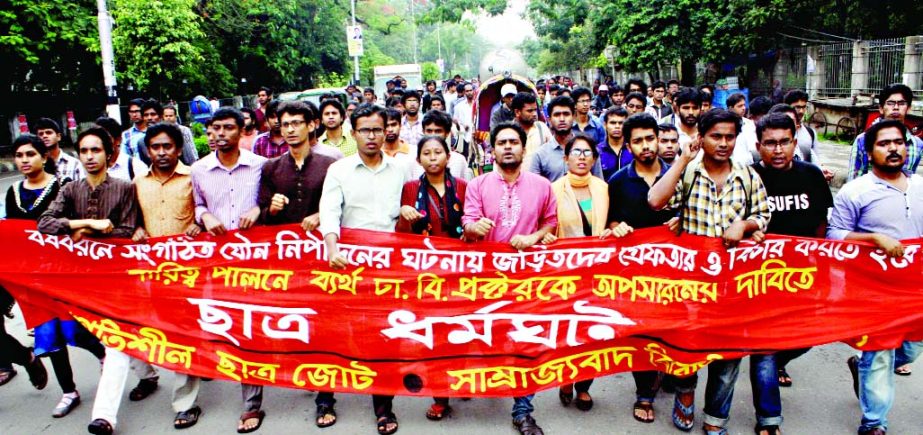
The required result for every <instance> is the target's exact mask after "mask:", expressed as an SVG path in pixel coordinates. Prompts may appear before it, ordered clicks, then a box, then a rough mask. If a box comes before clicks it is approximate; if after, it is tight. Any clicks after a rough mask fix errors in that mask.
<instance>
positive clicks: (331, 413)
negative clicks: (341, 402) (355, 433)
mask: <svg viewBox="0 0 923 435" xmlns="http://www.w3.org/2000/svg"><path fill="white" fill-rule="evenodd" d="M329 417H333V419H330V420H328V418H329ZM325 420H326V421H325ZM336 422H337V412H336V410H335V409H333V405H329V404H326V403H321V404H320V405H317V411H316V412H315V413H314V424H316V425H317V427H320V428H324V427H330V426H333V425H334V424H336Z"/></svg>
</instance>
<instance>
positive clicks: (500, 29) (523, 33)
mask: <svg viewBox="0 0 923 435" xmlns="http://www.w3.org/2000/svg"><path fill="white" fill-rule="evenodd" d="M509 3H510V5H509V7H508V8H507V9H506V11H505V12H504V13H503V14H502V15H497V16H495V17H490V16H487V14H486V13H481V14H480V15H478V16H477V17H476V18H475V20H476V22H477V27H478V34H480V35H481V36H483V37H485V38H487V40H489V41H491V42H493V43H494V44H496V45H497V47H498V48H501V47H508V48H514V47H516V46H517V45H519V43H520V42H522V40H523V39H526V38H527V37H530V36H531V37H535V30H533V29H532V23H530V22H529V21H528V20H526V19H525V18H523V16H522V15H523V13H524V12H525V10H526V4H527V1H526V0H511V1H510V2H509Z"/></svg>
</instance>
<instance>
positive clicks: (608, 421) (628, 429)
mask: <svg viewBox="0 0 923 435" xmlns="http://www.w3.org/2000/svg"><path fill="white" fill-rule="evenodd" d="M827 151H829V152H827ZM845 153H848V149H847V148H846V147H838V146H835V145H829V144H825V145H824V152H823V154H825V155H827V156H829V157H833V158H831V159H830V161H829V162H828V165H829V166H830V167H835V168H837V169H840V168H843V167H845V166H844V165H843V164H842V163H840V164H837V163H838V162H839V161H844V160H845ZM834 156H836V157H834ZM0 183H5V184H2V186H0V187H2V190H0V191H5V190H6V188H7V187H8V186H9V183H8V181H7V180H3V179H0ZM7 328H8V329H9V330H10V331H11V332H12V333H13V334H14V335H16V336H17V337H19V338H20V339H21V340H22V341H23V342H24V343H27V342H29V341H30V340H29V339H28V337H27V336H26V335H25V330H24V326H23V324H22V321H21V317H17V318H16V319H15V320H13V321H7ZM851 352H852V351H851V350H850V348H848V347H847V346H845V345H842V344H830V345H826V346H822V347H818V348H815V349H814V350H812V351H811V352H809V353H808V354H807V355H805V356H803V357H801V358H800V359H798V360H796V361H794V362H793V363H792V364H791V365H790V366H789V370H790V372H791V374H792V376H793V377H794V379H795V385H794V386H793V387H792V388H787V389H784V390H783V403H784V414H785V418H786V421H785V424H784V426H783V427H784V429H785V432H786V434H797V435H801V434H811V435H813V434H820V435H826V434H831V435H832V434H844V435H847V434H853V433H855V426H856V424H857V423H858V419H859V411H858V403H857V401H856V399H855V397H854V396H853V394H852V390H851V385H850V378H849V374H848V372H847V370H846V365H845V363H844V361H845V360H846V358H847V357H848V356H849V355H850V354H851ZM71 358H72V361H73V365H74V367H75V372H76V380H77V385H78V389H79V390H80V391H81V393H82V395H83V404H82V405H80V407H78V408H77V409H76V410H75V411H74V412H73V413H72V414H71V415H69V416H68V417H66V418H63V419H53V418H51V415H50V414H51V410H52V408H54V406H55V404H56V403H57V401H58V399H59V398H60V388H59V387H58V385H57V384H56V383H55V381H54V379H53V378H52V379H51V380H50V381H49V385H48V387H47V388H46V389H45V390H44V391H40V392H39V391H35V390H34V389H32V387H31V386H30V385H29V383H28V379H27V377H26V376H25V372H24V371H22V370H20V375H19V376H18V377H17V378H16V379H14V380H13V381H12V382H11V383H10V384H8V385H6V386H4V387H0V396H2V397H3V399H2V401H0V434H13V435H20V434H79V433H86V425H87V423H89V420H90V410H91V408H92V402H93V398H94V396H95V393H96V382H97V379H98V377H99V364H98V363H97V362H96V361H95V359H94V358H93V357H92V356H91V355H90V354H89V353H87V352H85V351H83V350H79V349H74V350H72V351H71ZM745 366H746V364H745V365H744V367H743V368H742V373H741V377H740V380H739V381H738V384H737V385H738V388H737V394H736V395H735V397H734V403H733V407H732V410H731V423H730V427H729V432H730V433H731V434H732V435H737V434H750V433H753V431H752V427H753V425H754V424H755V418H754V415H753V407H752V399H751V397H752V396H751V393H750V385H749V384H750V382H749V378H748V373H749V370H748V369H747V367H745ZM918 369H919V370H920V373H918V374H915V375H913V376H911V377H909V378H898V379H897V381H896V382H897V400H896V404H895V406H894V409H893V410H892V413H891V422H892V424H891V427H892V430H891V431H890V433H891V434H892V435H917V434H921V433H923V417H921V415H920V414H919V409H920V408H919V403H920V400H921V395H923V366H920V367H919V368H918ZM49 370H50V367H49ZM701 378H702V379H701V380H700V383H699V389H698V397H697V399H696V403H697V404H698V405H699V406H700V407H701V403H702V394H703V393H704V387H705V380H704V378H705V376H702V377H701ZM172 380H173V375H172V374H170V373H163V375H162V381H161V385H163V386H164V387H162V388H161V389H160V390H158V391H157V392H156V393H155V394H154V395H153V396H151V397H150V398H148V399H147V400H145V401H143V402H130V401H128V400H127V398H126V399H125V400H124V401H123V406H122V412H121V413H120V418H121V420H120V421H119V425H118V428H117V433H119V434H125V435H129V434H144V435H148V434H167V433H186V434H190V435H192V434H209V435H211V434H231V433H235V432H234V429H235V424H236V423H235V422H236V418H237V415H238V413H239V406H240V389H239V387H238V386H237V385H235V384H231V383H227V382H219V381H215V382H210V383H207V384H205V386H204V387H203V389H202V394H201V397H200V403H201V405H202V407H203V408H204V410H205V413H204V414H203V416H202V419H201V421H200V422H199V424H198V425H197V426H195V427H193V428H191V429H188V430H186V431H183V432H176V431H174V429H173V428H172V419H173V412H172V411H171V410H170V391H169V386H170V385H171V383H172ZM135 382H136V380H135V379H134V378H133V376H132V377H130V380H129V388H131V386H133V385H134V383H135ZM591 392H592V394H593V397H594V399H595V402H596V406H595V407H594V408H593V410H592V411H590V412H588V413H583V412H580V411H578V410H576V409H574V408H562V407H561V405H560V404H559V403H558V400H557V394H555V392H554V391H546V392H542V393H539V394H538V395H537V397H536V399H535V405H536V413H535V417H536V418H537V419H538V421H539V422H540V423H541V425H542V426H543V427H544V429H545V432H546V433H548V434H593V435H595V434H678V433H680V432H679V431H677V430H676V429H674V428H673V426H672V424H671V423H670V420H669V412H670V409H671V408H670V404H671V403H672V398H671V397H670V396H667V395H664V394H661V395H660V397H659V398H658V402H657V404H656V405H655V406H656V412H657V413H658V414H657V421H656V422H655V423H654V424H649V425H648V424H642V423H639V422H637V421H635V420H634V419H632V418H631V404H632V402H633V401H634V383H633V381H632V378H631V376H630V375H628V374H620V375H615V376H610V377H607V378H603V379H599V380H597V381H596V383H595V384H594V385H593V387H592V390H591ZM126 396H127V391H126ZM338 401H339V403H338V404H337V410H338V413H339V418H340V419H339V422H338V423H337V425H336V426H333V427H331V428H328V429H324V430H323V431H321V430H319V429H317V428H316V427H314V425H313V409H314V406H313V393H310V392H304V391H296V390H285V389H279V388H270V389H267V390H266V396H265V402H264V409H265V410H266V412H267V414H268V415H267V418H266V421H265V423H264V425H263V428H262V429H261V430H260V431H259V432H258V433H263V434H295V433H323V434H326V435H345V434H349V435H352V434H374V433H375V427H374V419H373V417H372V415H371V410H370V409H371V403H370V402H371V399H370V398H368V397H367V396H358V395H347V394H343V395H339V396H338ZM511 402H512V401H511V400H510V399H478V400H471V401H468V402H462V401H453V405H454V406H455V409H456V415H455V417H453V418H450V419H447V420H446V421H443V422H435V423H434V422H430V421H427V420H426V419H425V418H424V412H425V411H426V409H427V408H428V407H429V404H430V400H429V399H427V398H415V397H400V398H397V399H396V400H395V405H396V406H395V409H396V412H397V414H398V417H399V419H400V423H401V429H400V431H399V432H398V433H400V434H405V435H406V434H426V435H430V434H432V435H456V434H457V435H471V434H473V433H478V434H485V435H487V434H515V433H516V432H515V431H514V429H513V428H512V426H511V425H510V421H509V408H510V405H511ZM701 418H702V415H701V409H700V410H699V411H698V414H697V428H696V432H695V433H699V429H698V426H699V425H700V424H701Z"/></svg>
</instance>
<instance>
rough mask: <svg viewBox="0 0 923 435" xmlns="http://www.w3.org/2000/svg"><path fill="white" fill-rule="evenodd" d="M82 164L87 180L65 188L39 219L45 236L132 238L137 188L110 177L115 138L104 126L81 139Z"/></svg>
mask: <svg viewBox="0 0 923 435" xmlns="http://www.w3.org/2000/svg"><path fill="white" fill-rule="evenodd" d="M77 151H78V153H79V154H80V163H81V164H83V168H84V170H85V171H86V173H87V176H86V178H84V179H81V180H77V181H74V182H71V183H68V184H66V185H65V186H64V187H63V188H61V192H60V193H58V197H57V198H55V200H54V202H52V203H51V206H49V207H48V210H45V213H42V216H41V217H40V218H39V220H38V230H39V231H41V232H42V233H45V234H70V235H71V237H72V238H73V239H74V240H79V239H81V238H83V236H97V237H99V236H111V237H123V238H129V237H131V235H132V233H134V231H135V222H136V220H137V218H138V207H137V205H136V204H135V188H134V186H133V185H132V184H131V183H129V182H127V181H123V180H118V179H115V178H110V177H108V176H107V175H106V170H107V169H108V168H109V159H110V158H111V157H112V155H113V148H112V138H111V137H109V133H108V132H106V130H104V129H103V128H102V127H90V128H89V129H87V130H85V131H84V132H83V133H80V135H79V136H78V137H77Z"/></svg>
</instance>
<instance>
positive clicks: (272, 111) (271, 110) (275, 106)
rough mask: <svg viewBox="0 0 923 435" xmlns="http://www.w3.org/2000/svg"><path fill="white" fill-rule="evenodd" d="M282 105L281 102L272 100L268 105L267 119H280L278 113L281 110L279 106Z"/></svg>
mask: <svg viewBox="0 0 923 435" xmlns="http://www.w3.org/2000/svg"><path fill="white" fill-rule="evenodd" d="M280 104H282V102H281V101H279V100H272V101H270V102H269V104H267V105H266V117H267V118H278V117H279V115H278V114H277V113H276V111H278V110H279V105H280Z"/></svg>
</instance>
